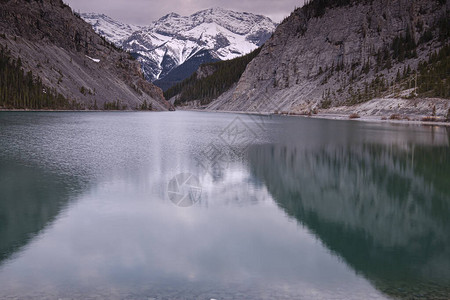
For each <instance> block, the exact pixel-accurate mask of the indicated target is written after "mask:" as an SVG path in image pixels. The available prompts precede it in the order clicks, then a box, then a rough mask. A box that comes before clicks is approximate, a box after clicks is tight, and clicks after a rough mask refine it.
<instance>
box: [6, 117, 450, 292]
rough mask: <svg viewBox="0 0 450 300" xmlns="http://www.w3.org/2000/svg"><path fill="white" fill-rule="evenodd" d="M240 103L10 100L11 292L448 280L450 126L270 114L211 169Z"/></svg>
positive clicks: (426, 287) (335, 288) (438, 287)
mask: <svg viewBox="0 0 450 300" xmlns="http://www.w3.org/2000/svg"><path fill="white" fill-rule="evenodd" d="M240 118H242V120H244V121H248V120H249V119H248V118H246V117H245V116H240ZM234 119H235V116H234V115H229V114H203V113H174V114H164V113H163V114H150V113H149V114H144V113H143V114H140V113H136V114H128V113H124V114H107V113H105V114H100V113H93V114H72V113H69V114H62V115H60V114H47V113H45V114H17V115H15V114H14V115H9V114H8V115H7V117H3V118H2V115H1V114H0V140H1V141H3V142H4V143H0V197H1V201H0V243H1V247H0V251H1V253H2V256H1V257H0V259H2V260H3V264H1V261H0V264H1V265H0V298H2V297H16V298H27V297H29V298H33V297H39V298H64V297H67V298H88V297H89V298H109V299H111V298H117V299H125V298H127V299H128V298H132V299H141V298H142V299H147V298H149V297H150V298H152V297H154V298H161V297H162V298H170V299H179V298H189V299H190V298H200V299H211V298H218V299H222V298H224V299H227V298H233V297H234V298H236V297H237V298H245V299H279V298H284V299H299V298H306V299H311V298H314V299H317V298H318V299H330V298H336V299H362V298H371V299H384V298H385V297H386V296H385V295H389V296H393V295H397V294H400V295H401V296H403V297H404V298H408V297H409V296H411V295H413V296H412V297H416V296H417V295H418V294H419V292H416V291H411V287H412V286H413V285H415V284H418V285H419V288H420V293H423V294H424V295H431V294H432V295H433V296H436V295H437V296H443V297H442V298H446V296H448V295H450V291H448V290H446V289H445V287H446V286H449V281H450V279H449V278H450V275H449V272H448V270H449V269H450V265H449V257H450V255H449V237H448V234H446V233H448V232H450V231H449V230H450V228H449V220H448V215H449V214H448V213H449V210H450V209H449V194H450V190H449V186H448V184H447V182H448V178H449V174H448V172H449V170H450V166H449V161H450V159H449V148H448V141H449V137H450V135H449V131H446V129H442V128H435V127H412V128H411V127H406V126H394V127H392V126H387V125H380V124H363V123H353V122H332V121H326V120H306V119H297V118H279V117H274V118H272V119H268V120H267V121H268V122H267V123H265V124H267V126H265V127H264V128H263V127H261V126H259V125H255V126H254V127H255V128H252V129H254V130H252V133H256V134H257V136H258V139H257V140H255V142H254V145H253V146H251V147H250V149H249V151H248V153H246V154H248V155H243V157H244V158H243V157H242V156H236V157H232V159H231V160H230V161H228V162H227V166H226V168H223V169H221V170H220V172H219V173H215V172H209V171H206V170H205V169H204V168H202V167H201V166H199V165H198V159H197V158H198V154H199V153H201V151H203V150H204V149H207V147H208V145H210V143H211V141H214V140H217V139H218V136H219V135H220V133H221V132H222V131H223V128H226V127H227V125H228V124H230V123H231V122H232V121H233V120H234ZM30 124H36V125H35V126H33V125H30ZM253 125H254V124H253ZM248 126H252V123H251V122H250V123H249V124H248ZM258 130H259V131H258ZM243 140H244V141H245V140H246V139H243ZM219 146H220V147H219V148H220V150H221V151H223V152H224V154H227V153H229V152H230V151H231V152H232V151H233V149H230V148H226V147H225V146H227V145H223V144H220V145H219ZM240 146H242V145H237V147H240ZM244 146H245V145H244ZM241 148H243V147H241ZM183 172H192V173H194V174H196V175H198V177H199V179H200V183H201V186H202V190H203V194H202V197H201V199H200V200H199V202H198V203H196V205H194V206H193V207H190V208H180V207H177V206H176V205H174V204H173V203H172V202H171V201H170V200H169V198H168V196H167V187H168V183H169V181H170V180H171V179H172V178H173V177H174V176H176V175H177V174H179V173H183ZM62 212H63V213H62ZM286 215H287V216H288V217H287V216H286ZM293 219H295V220H297V221H298V222H293V221H292V220H293ZM299 223H300V226H299ZM49 225H50V226H49ZM44 229H46V230H44ZM32 237H35V238H32ZM24 245H27V246H25V247H24ZM330 252H331V254H330ZM14 253H16V255H14ZM7 257H9V258H12V259H9V260H6V258H7ZM340 258H342V259H340ZM5 261H8V263H5ZM355 271H356V273H355ZM366 278H367V279H369V280H367V279H366ZM374 286H375V287H376V288H374ZM399 287H400V288H403V290H399ZM430 288H433V289H435V290H434V291H431V290H430ZM377 289H378V290H377ZM380 291H383V292H384V293H385V294H382V293H380ZM416 298H417V297H416Z"/></svg>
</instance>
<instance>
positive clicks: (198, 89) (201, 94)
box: [164, 48, 261, 105]
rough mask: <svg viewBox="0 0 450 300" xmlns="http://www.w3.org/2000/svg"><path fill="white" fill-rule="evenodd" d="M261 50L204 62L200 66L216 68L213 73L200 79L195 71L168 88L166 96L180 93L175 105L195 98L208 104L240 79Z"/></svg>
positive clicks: (203, 103)
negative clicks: (231, 57)
mask: <svg viewBox="0 0 450 300" xmlns="http://www.w3.org/2000/svg"><path fill="white" fill-rule="evenodd" d="M260 51H261V48H258V49H256V50H254V51H253V52H251V53H249V54H247V55H244V56H241V57H237V58H234V59H231V60H226V61H219V62H215V63H208V64H204V65H202V66H200V68H202V67H206V66H211V67H212V68H213V69H214V70H215V71H214V73H213V74H212V75H209V76H207V77H204V78H200V79H198V78H197V73H194V74H193V75H192V76H191V77H189V78H187V79H185V80H184V81H182V82H180V83H178V84H176V85H175V86H173V87H171V88H170V89H168V90H167V91H166V92H165V93H164V97H165V98H166V99H170V98H172V97H173V96H176V95H178V99H177V101H176V102H175V105H180V104H181V103H184V102H188V101H193V100H200V102H201V104H202V105H205V104H208V103H210V102H211V101H212V100H213V99H215V98H217V97H218V96H220V95H221V94H222V93H224V92H226V91H227V90H228V89H230V88H231V86H232V85H233V84H235V83H236V82H238V81H239V79H240V78H241V76H242V74H243V73H244V71H245V68H246V67H247V65H248V64H249V63H250V62H251V61H252V60H253V58H255V57H256V56H257V55H258V54H259V52H260Z"/></svg>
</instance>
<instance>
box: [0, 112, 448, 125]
mask: <svg viewBox="0 0 450 300" xmlns="http://www.w3.org/2000/svg"><path fill="white" fill-rule="evenodd" d="M177 111H193V112H208V113H227V114H243V115H258V116H286V117H302V118H310V119H323V120H336V121H360V122H369V123H388V124H404V125H409V124H410V125H425V126H448V127H450V122H445V121H421V120H419V119H410V120H408V119H401V120H396V119H390V118H389V116H387V115H386V116H378V115H377V116H367V115H362V116H358V117H357V118H350V115H351V114H349V113H346V112H341V113H338V112H336V113H330V112H318V113H317V114H311V115H308V114H296V113H292V114H275V113H270V112H254V111H227V110H209V109H196V108H189V109H178V110H177ZM0 112H143V111H139V110H49V109H36V110H30V109H0ZM145 112H147V111H145ZM148 112H164V111H148ZM409 117H412V116H409ZM414 117H415V118H423V117H426V116H419V115H416V116H414Z"/></svg>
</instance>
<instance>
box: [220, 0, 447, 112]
mask: <svg viewBox="0 0 450 300" xmlns="http://www.w3.org/2000/svg"><path fill="white" fill-rule="evenodd" d="M313 2H320V1H313ZM322 2H326V1H322ZM350 2H352V1H350ZM448 11H449V3H448V1H447V2H446V3H445V2H444V3H443V1H439V2H438V1H432V0H421V1H414V0H413V1H411V0H374V1H353V4H351V5H345V6H341V7H332V8H326V9H324V10H323V11H322V12H321V13H317V11H316V12H314V11H312V10H311V9H307V8H305V7H304V8H299V9H297V10H296V11H294V12H293V13H292V14H291V15H290V16H289V17H288V18H287V19H286V20H285V21H283V22H282V24H280V25H279V26H278V28H277V30H276V31H275V33H274V35H273V36H272V38H271V39H269V40H268V41H267V42H266V44H265V45H264V47H263V49H262V51H261V53H260V54H259V55H258V56H257V57H256V58H255V59H254V60H253V61H252V62H251V63H250V64H249V65H248V67H247V69H246V71H245V72H244V74H243V75H242V77H241V79H240V81H239V83H238V84H237V86H236V87H235V88H234V89H233V90H231V91H229V92H228V93H225V94H224V95H222V96H221V97H219V99H217V100H216V102H215V103H213V104H212V105H211V108H212V109H221V110H241V111H265V112H273V111H275V110H280V111H283V110H284V111H291V112H298V113H300V112H308V111H311V110H314V109H320V108H327V107H330V106H337V105H343V104H355V103H359V102H363V101H367V100H370V99H373V98H376V97H386V96H387V95H389V94H390V95H391V96H392V97H394V96H395V95H397V96H398V95H399V94H401V92H402V90H406V89H407V88H408V86H407V85H408V82H407V81H408V78H407V76H406V75H405V76H403V73H405V72H404V71H405V69H406V70H407V68H408V66H409V67H410V69H411V72H410V73H409V74H411V73H414V70H415V69H416V68H417V66H418V64H419V62H420V61H425V60H427V59H428V56H429V54H430V53H433V52H434V51H435V50H436V49H439V48H441V47H442V46H443V45H445V43H447V42H448V38H446V37H444V40H442V32H440V29H439V25H438V24H439V22H440V20H442V19H444V20H445V19H447V18H448V15H449V13H448ZM410 44H413V45H412V46H411V45H410ZM398 75H400V77H398ZM412 87H414V86H412Z"/></svg>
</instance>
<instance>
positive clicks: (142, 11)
mask: <svg viewBox="0 0 450 300" xmlns="http://www.w3.org/2000/svg"><path fill="white" fill-rule="evenodd" d="M63 1H64V2H65V3H67V4H68V5H70V6H71V7H72V9H74V10H75V11H77V12H78V11H79V12H96V13H104V14H106V15H108V16H110V17H111V18H113V19H116V20H118V21H121V22H125V23H128V24H136V25H146V24H150V23H151V22H152V21H155V20H157V19H159V18H160V17H162V16H164V15H166V14H168V13H171V12H175V13H177V14H180V15H183V16H187V15H191V14H193V13H195V12H197V11H199V10H203V9H208V8H212V7H222V8H225V9H230V10H234V11H245V12H249V13H255V14H261V15H265V16H268V17H269V18H271V19H272V20H273V21H275V22H280V21H281V20H283V19H284V17H286V16H288V15H289V14H290V13H291V12H292V11H293V10H294V8H295V7H300V6H302V5H303V1H304V0H63Z"/></svg>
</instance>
